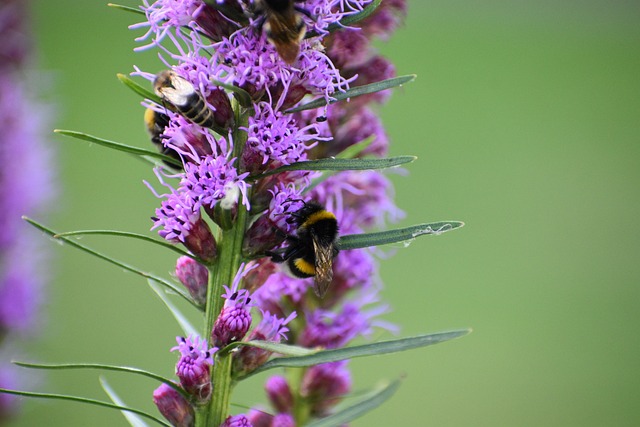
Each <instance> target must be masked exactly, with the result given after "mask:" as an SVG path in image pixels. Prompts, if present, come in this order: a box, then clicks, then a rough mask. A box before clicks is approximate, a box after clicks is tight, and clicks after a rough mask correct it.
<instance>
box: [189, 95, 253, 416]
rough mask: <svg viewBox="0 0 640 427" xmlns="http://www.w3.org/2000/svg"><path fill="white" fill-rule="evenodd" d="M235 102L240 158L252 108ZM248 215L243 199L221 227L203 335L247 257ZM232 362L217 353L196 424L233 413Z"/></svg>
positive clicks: (208, 331) (206, 334)
mask: <svg viewBox="0 0 640 427" xmlns="http://www.w3.org/2000/svg"><path fill="white" fill-rule="evenodd" d="M233 104H234V105H233V109H234V111H235V115H236V127H235V129H234V132H233V144H234V150H233V155H234V157H235V158H237V159H240V156H241V155H242V149H243V148H244V146H245V144H246V142H247V134H246V132H244V131H241V130H240V129H239V128H240V127H245V126H247V125H248V121H249V112H247V111H245V110H244V109H243V108H242V107H241V106H240V105H239V104H238V103H237V102H235V101H234V103H233ZM236 162H239V160H236ZM236 165H237V163H236ZM247 218H248V212H247V209H246V207H245V206H244V205H242V203H240V201H239V203H238V207H237V215H236V218H235V221H234V223H233V225H232V226H231V228H229V229H228V230H222V229H221V230H220V232H219V233H218V234H219V235H218V239H217V244H218V256H217V258H216V260H215V261H214V263H213V264H212V265H211V266H210V267H209V286H208V289H207V306H206V311H205V321H204V333H203V335H202V336H203V338H207V339H209V338H210V337H211V331H212V330H213V325H214V323H215V321H216V318H217V317H218V315H219V314H220V311H221V310H222V307H223V305H224V299H223V298H222V294H223V287H222V286H223V285H227V286H231V284H232V283H233V279H234V277H235V275H236V274H237V272H238V269H239V268H240V264H241V263H242V261H243V260H242V241H243V238H244V234H245V229H246V226H247ZM231 362H232V356H231V355H230V354H227V355H216V361H215V363H214V365H213V369H212V373H211V379H212V382H213V394H212V396H211V401H210V402H209V405H208V406H206V407H204V408H197V409H196V410H197V415H196V427H218V426H219V425H220V424H222V423H223V422H224V420H225V419H226V418H227V416H228V415H229V401H230V397H231V389H232V380H231Z"/></svg>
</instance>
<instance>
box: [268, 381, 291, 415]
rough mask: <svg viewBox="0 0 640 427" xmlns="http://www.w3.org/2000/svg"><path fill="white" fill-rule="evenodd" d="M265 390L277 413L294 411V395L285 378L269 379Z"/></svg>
mask: <svg viewBox="0 0 640 427" xmlns="http://www.w3.org/2000/svg"><path fill="white" fill-rule="evenodd" d="M264 388H265V390H266V391H267V396H268V397H269V400H270V401H271V405H273V407H274V408H275V409H276V411H278V412H289V411H291V410H292V409H293V395H292V394H291V389H290V388H289V384H288V383H287V380H286V379H285V378H284V377H283V376H280V375H275V376H273V377H271V378H269V379H268V380H267V383H266V384H265V386H264Z"/></svg>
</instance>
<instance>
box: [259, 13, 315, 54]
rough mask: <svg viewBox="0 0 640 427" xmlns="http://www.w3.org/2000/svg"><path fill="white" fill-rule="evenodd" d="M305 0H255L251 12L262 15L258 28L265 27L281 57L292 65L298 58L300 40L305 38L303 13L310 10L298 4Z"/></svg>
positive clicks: (268, 36) (305, 29)
mask: <svg viewBox="0 0 640 427" xmlns="http://www.w3.org/2000/svg"><path fill="white" fill-rule="evenodd" d="M303 1H304V0H255V2H254V3H253V7H252V9H251V12H252V13H253V14H254V15H261V16H260V18H259V19H258V21H257V22H258V30H259V31H261V30H262V28H264V30H265V33H266V35H267V40H269V42H271V44H273V45H274V46H275V48H276V50H277V51H278V54H279V55H280V57H281V58H282V59H283V60H284V62H286V63H287V64H289V65H291V64H293V63H294V62H296V59H298V54H299V53H300V42H301V41H302V39H304V35H305V34H306V32H307V27H306V25H305V23H304V21H303V20H302V16H301V14H305V15H307V16H309V12H308V11H306V10H304V9H302V8H301V7H298V6H296V5H295V4H294V3H301V2H303Z"/></svg>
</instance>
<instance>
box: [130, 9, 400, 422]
mask: <svg viewBox="0 0 640 427" xmlns="http://www.w3.org/2000/svg"><path fill="white" fill-rule="evenodd" d="M254 3H261V2H256V1H252V0H225V1H222V0H219V1H217V2H213V1H210V2H206V3H205V2H204V1H201V0H182V1H180V0H158V1H156V2H153V3H150V2H149V1H147V0H144V6H143V8H142V9H143V10H144V11H145V13H146V16H147V21H146V22H144V23H141V24H139V25H136V26H134V28H147V32H146V33H145V34H144V35H143V36H142V37H140V38H139V41H141V42H143V43H144V45H143V46H141V48H151V47H156V48H158V49H159V50H160V57H161V59H162V61H163V63H164V65H163V66H164V67H168V68H170V69H171V70H172V71H173V72H174V73H175V74H176V75H177V76H179V77H180V78H181V79H184V80H186V82H188V83H187V85H189V87H190V86H193V91H195V92H196V93H197V94H198V96H197V98H198V99H199V100H200V101H198V102H201V104H202V107H198V108H204V109H207V110H209V112H210V113H211V115H210V116H211V117H214V121H215V126H214V125H211V126H209V125H208V124H202V122H198V121H197V120H196V119H194V117H193V116H189V114H188V113H186V112H185V108H175V106H172V105H171V100H167V99H163V102H164V104H163V105H160V104H155V103H154V102H153V101H152V100H147V101H145V102H144V103H143V105H144V106H145V107H148V108H152V109H153V110H155V111H157V112H159V113H163V114H166V115H167V116H168V118H169V123H168V125H167V126H166V127H165V128H164V129H163V130H162V134H161V140H162V143H163V144H164V145H165V147H166V148H168V149H171V150H172V152H174V153H176V154H177V155H178V156H179V158H180V159H181V161H182V168H181V170H179V171H178V172H175V171H173V172H169V171H168V169H167V168H165V167H159V168H158V169H157V170H156V175H157V176H158V178H159V181H160V184H161V185H163V186H164V187H166V188H167V189H168V191H167V192H166V193H164V194H162V195H158V194H157V193H156V195H158V197H160V198H161V199H162V201H161V202H160V207H159V208H158V209H156V212H155V215H154V217H153V218H152V220H153V222H154V224H153V228H154V229H158V232H159V235H160V236H161V237H163V238H164V239H166V240H168V241H170V242H173V243H181V244H184V246H185V247H186V248H187V249H188V250H190V251H191V253H192V254H193V255H195V257H197V259H198V260H199V261H200V262H202V265H201V264H198V263H197V262H196V261H194V260H193V259H190V258H181V259H180V260H179V261H178V265H177V267H176V275H177V277H178V278H179V280H180V281H181V282H182V283H183V284H184V285H185V287H186V288H187V289H188V291H189V294H190V295H191V296H192V297H193V299H194V301H195V302H196V303H198V304H199V305H201V306H202V305H207V304H211V301H206V296H207V287H208V286H211V277H210V276H211V275H212V274H215V273H216V271H215V268H220V266H219V265H217V264H216V261H217V259H218V255H219V251H220V250H221V248H222V246H223V245H224V243H225V242H223V241H220V240H219V239H220V238H221V237H220V236H221V235H222V232H223V231H225V230H228V229H230V228H231V227H232V226H235V227H238V226H240V227H243V229H242V231H243V239H242V245H241V246H242V254H240V255H241V256H242V257H243V258H244V259H245V260H246V261H250V262H248V264H246V265H243V266H241V267H240V270H239V271H238V272H237V274H236V278H235V280H234V281H233V283H232V284H231V285H230V287H225V291H226V292H225V293H224V295H222V297H223V298H224V300H225V303H224V306H223V307H222V309H221V311H220V312H219V313H215V314H216V315H217V318H216V321H215V324H214V326H213V328H212V330H210V331H206V333H207V334H210V336H208V337H207V338H210V339H211V341H210V342H211V343H213V344H214V345H215V346H217V347H219V348H220V349H223V348H224V347H225V346H228V345H229V344H232V343H237V342H238V341H241V342H242V341H244V342H247V341H253V340H262V341H271V342H286V343H289V344H295V345H298V346H303V347H307V348H338V347H342V346H345V345H347V344H348V343H349V342H351V341H352V340H353V339H355V338H357V337H362V336H367V335H369V334H370V333H371V331H372V328H373V327H376V326H382V327H386V325H384V324H383V323H381V322H379V321H377V320H376V317H377V316H378V315H380V314H381V313H383V312H384V311H385V310H386V306H385V305H384V304H382V303H380V302H379V300H378V297H377V293H378V290H379V288H380V282H379V280H378V273H377V272H378V266H377V263H376V261H375V258H374V256H373V254H372V253H371V252H369V251H364V250H362V251H343V252H341V253H340V254H339V255H338V256H337V257H336V258H335V259H334V261H333V281H332V283H331V285H330V287H329V290H328V292H327V294H326V296H325V297H324V298H322V299H319V298H317V297H315V296H314V295H313V292H312V291H311V289H312V288H313V278H309V279H300V278H296V277H291V276H290V275H288V274H287V273H286V272H284V271H283V269H282V268H281V266H279V265H276V264H274V263H273V262H272V261H271V260H270V259H268V258H267V257H265V255H267V253H269V252H271V251H274V250H278V248H280V247H281V245H285V246H286V244H287V240H291V238H288V237H287V236H291V235H295V234H296V232H297V230H296V227H297V226H299V224H298V223H297V222H296V221H295V220H294V218H295V216H296V213H297V212H298V211H300V209H301V208H303V207H304V206H305V204H306V203H309V202H311V201H313V202H314V203H317V204H319V205H321V206H324V207H325V208H326V210H327V211H330V212H332V213H333V214H334V215H335V217H336V219H337V222H338V224H339V229H340V234H352V233H362V232H366V231H367V230H369V229H371V228H375V227H382V226H384V225H385V224H386V223H387V222H388V221H395V220H397V219H398V218H399V217H401V215H402V212H401V211H400V210H399V209H398V208H397V207H396V206H395V205H394V203H393V201H392V198H393V189H392V186H391V183H390V181H389V180H388V179H387V178H386V177H385V176H384V175H382V174H380V173H379V172H373V171H363V172H355V171H345V172H340V173H336V174H333V175H329V176H323V175H322V174H319V173H315V172H310V171H288V172H280V173H276V174H272V173H271V172H273V171H274V170H275V169H277V168H279V167H282V166H285V165H291V164H294V163H297V162H300V161H304V160H314V159H321V158H328V157H334V156H339V155H341V154H342V153H343V152H344V151H345V150H346V149H347V148H350V147H353V146H354V145H355V144H358V145H359V146H361V147H363V148H362V149H360V150H359V151H358V150H355V151H354V152H355V153H356V154H353V156H357V157H362V156H381V155H384V154H385V153H386V152H387V150H388V143H389V140H388V138H387V135H386V134H385V131H384V128H383V126H382V123H381V121H380V119H379V118H378V116H377V115H376V113H375V109H376V108H377V107H378V106H379V105H380V104H382V103H384V102H385V101H386V100H387V99H388V97H389V93H388V91H382V92H378V93H373V94H369V95H364V96H360V97H357V98H354V99H351V100H350V101H349V102H340V103H334V104H329V103H328V102H327V104H328V105H325V106H322V107H319V108H316V109H309V110H304V111H300V112H296V113H291V112H288V110H289V109H290V108H292V107H294V106H298V105H301V104H303V103H305V102H307V101H308V100H310V99H324V100H326V101H331V100H332V98H333V97H334V96H335V95H336V94H337V93H339V92H344V91H346V90H348V89H349V88H350V87H354V86H360V85H365V84H369V83H373V82H376V81H380V80H383V79H388V78H391V77H393V76H394V75H395V69H394V67H393V65H392V64H391V63H390V62H389V61H388V60H386V59H385V58H383V57H382V56H380V55H378V54H377V53H376V51H375V49H374V48H373V47H372V45H371V40H372V39H374V38H382V39H386V38H387V37H388V36H389V35H390V34H391V33H392V32H393V31H394V30H395V28H397V26H398V25H399V24H400V22H401V21H402V18H403V17H404V15H405V12H406V10H405V8H406V4H405V0H386V1H384V2H382V4H381V5H380V6H379V7H378V8H377V9H376V10H375V11H374V12H373V13H372V14H370V15H368V16H367V17H366V18H365V19H363V20H360V21H358V22H356V23H355V24H351V25H349V26H344V25H342V24H340V20H341V19H344V18H345V17H348V16H351V15H356V14H358V13H359V12H361V11H362V10H363V8H365V7H367V6H368V5H369V4H371V3H372V0H307V1H304V2H296V3H295V5H296V7H300V8H302V9H304V10H305V11H306V13H304V14H303V13H299V12H297V11H294V13H295V14H296V15H298V14H299V16H297V18H299V19H301V20H302V21H303V23H304V27H305V28H306V33H307V35H309V37H307V38H301V40H296V41H295V43H296V44H294V48H293V49H294V50H293V52H294V53H296V52H297V55H296V56H295V60H294V61H291V60H290V58H288V57H283V55H282V54H283V52H285V50H284V48H283V47H282V46H281V45H279V44H278V43H280V42H278V41H274V40H273V38H272V36H273V34H269V36H267V31H260V30H261V29H262V27H261V21H263V20H264V19H265V17H264V15H260V14H256V13H255V7H256V6H258V5H256V4H254ZM266 19H267V20H268V19H270V18H268V17H267V18H266ZM267 24H269V23H268V22H267ZM303 34H304V32H303V33H301V35H303ZM292 43H293V42H292ZM285 48H286V49H288V51H287V52H288V53H287V55H288V54H290V53H291V51H292V47H291V46H286V47H285ZM132 74H133V75H136V76H141V77H143V78H146V79H147V80H149V81H150V82H154V81H155V84H156V85H157V84H158V83H157V81H156V75H155V74H152V73H148V72H144V71H141V70H139V69H136V71H135V72H134V73H132ZM230 86H235V87H236V88H239V89H238V90H236V92H242V93H243V94H244V95H247V94H248V96H249V97H250V99H251V102H252V105H251V106H248V105H246V104H245V105H241V102H240V98H241V96H238V95H237V94H233V91H229V90H228V89H229V87H230ZM240 89H241V91H240ZM193 91H191V90H190V91H189V92H193ZM156 93H158V92H157V91H156ZM167 104H168V105H167ZM243 115H244V116H243ZM242 117H244V120H243V119H242ZM198 123H201V124H198ZM263 174H264V175H263ZM168 180H175V184H170V183H169V182H168ZM240 212H246V217H245V216H243V217H241V216H240V214H239V213H240ZM237 218H243V220H242V221H244V222H243V223H242V224H239V225H238V224H237V223H234V221H236V222H237ZM244 218H246V220H245V219H244ZM230 224H231V225H230ZM234 224H235V225H234ZM214 235H215V236H216V237H215V238H214ZM214 267H215V268H214ZM234 271H235V268H234ZM215 297H217V295H216V296H215ZM252 308H255V309H256V310H254V311H259V313H260V314H261V316H260V318H261V320H260V321H259V322H258V321H255V320H254V319H253V317H254V315H256V314H257V313H252ZM252 321H253V327H252ZM194 339H195V338H194ZM234 345H236V344H234ZM180 346H181V348H180V351H181V354H182V355H183V356H182V358H181V361H180V362H179V364H178V368H177V372H178V377H179V378H180V384H181V386H182V388H183V389H184V390H185V391H187V393H188V394H189V395H190V396H192V399H191V400H189V402H191V403H192V404H194V403H197V402H200V403H201V402H203V401H206V400H207V399H209V397H210V395H211V387H213V389H214V390H215V387H216V384H215V382H214V383H213V384H212V385H211V377H210V376H208V375H209V370H210V369H209V368H210V367H211V365H213V359H211V356H212V355H213V352H214V350H213V349H212V350H209V349H206V343H205V344H203V342H202V341H197V342H193V341H191V340H185V341H182V344H181V345H180ZM180 346H179V347H180ZM185 346H186V347H185ZM184 348H187V349H189V350H188V351H187V352H186V354H185V351H184ZM272 355H273V353H272V352H271V351H268V350H265V349H262V348H258V347H253V346H244V345H241V346H239V347H238V349H237V350H234V352H233V353H232V359H233V360H232V363H231V374H232V375H233V376H234V377H235V378H241V377H242V376H243V375H246V374H248V373H250V372H251V371H253V370H255V369H256V368H258V367H259V366H261V365H262V364H264V363H265V362H266V361H267V360H268V359H269V358H270V357H272ZM187 374H189V375H191V376H192V377H196V378H197V380H196V379H194V378H192V377H189V378H190V379H185V378H183V377H185V376H188V375H187ZM299 379H300V382H299V383H297V384H290V383H289V382H288V380H287V379H285V378H284V377H281V376H275V377H272V378H270V379H269V380H268V381H267V385H266V391H267V395H268V397H269V400H270V402H271V404H272V407H273V411H266V410H258V409H256V410H252V411H250V412H249V414H247V415H246V416H245V415H238V416H232V417H229V418H227V419H226V421H225V422H224V424H222V425H224V426H236V425H237V426H249V425H253V426H255V427H271V426H295V425H304V424H305V423H306V422H307V421H308V420H309V419H311V418H313V417H325V416H327V415H329V414H331V412H332V411H333V409H334V407H335V405H336V404H337V403H338V402H339V401H340V400H341V397H342V396H344V395H346V394H347V393H348V392H349V391H350V389H351V377H350V374H349V370H348V362H347V361H343V362H334V363H330V364H323V365H317V366H313V367H310V368H307V369H304V371H303V372H302V375H301V376H300V377H299ZM207 384H209V388H207ZM163 387H164V388H163V390H165V389H166V385H165V386H163ZM159 390H160V389H159ZM161 391H162V390H161ZM166 391H167V393H169V392H170V390H166ZM158 393H160V392H158ZM160 394H162V393H160ZM214 395H215V392H214ZM179 397H180V398H181V399H184V397H183V396H181V395H179ZM176 399H178V398H176ZM159 401H162V402H164V400H162V399H158V400H156V403H158V402H159ZM172 405H173V406H172ZM300 405H303V406H304V407H303V408H301V407H300ZM159 406H160V405H159ZM170 407H175V408H177V409H176V414H175V415H171V414H169V415H167V408H170ZM161 412H162V413H163V414H164V415H165V417H167V419H169V420H170V421H171V422H172V423H174V425H191V424H190V422H192V421H189V420H192V419H193V415H192V414H193V412H190V411H188V410H185V409H184V408H183V406H181V405H180V404H179V402H178V401H177V400H176V401H170V403H165V404H163V406H162V408H161ZM169 412H170V411H169ZM190 414H191V415H190ZM190 416H191V418H189V417H190ZM174 420H179V421H174ZM184 420H187V421H186V422H185V421H184Z"/></svg>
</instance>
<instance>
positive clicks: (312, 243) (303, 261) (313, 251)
mask: <svg viewBox="0 0 640 427" xmlns="http://www.w3.org/2000/svg"><path fill="white" fill-rule="evenodd" d="M291 222H292V223H293V224H295V225H296V227H297V228H296V235H295V236H293V235H287V236H286V240H287V241H288V242H289V245H288V246H286V247H285V248H283V249H280V250H276V251H271V252H267V255H269V256H271V260H272V261H274V262H278V263H281V262H285V261H286V262H287V266H288V267H289V270H290V271H291V274H293V275H294V276H296V277H300V278H307V277H313V280H314V291H315V293H316V295H318V296H319V297H320V298H323V297H324V296H325V294H326V293H327V290H328V289H329V286H330V285H331V282H332V281H333V258H335V257H336V256H337V255H338V248H337V247H336V242H337V239H338V220H337V219H336V216H335V215H334V214H333V213H331V212H329V211H327V210H326V209H325V208H324V207H323V206H321V205H320V204H318V203H315V202H307V203H305V205H304V206H303V207H302V208H301V209H300V210H298V211H296V212H294V213H292V214H291Z"/></svg>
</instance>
